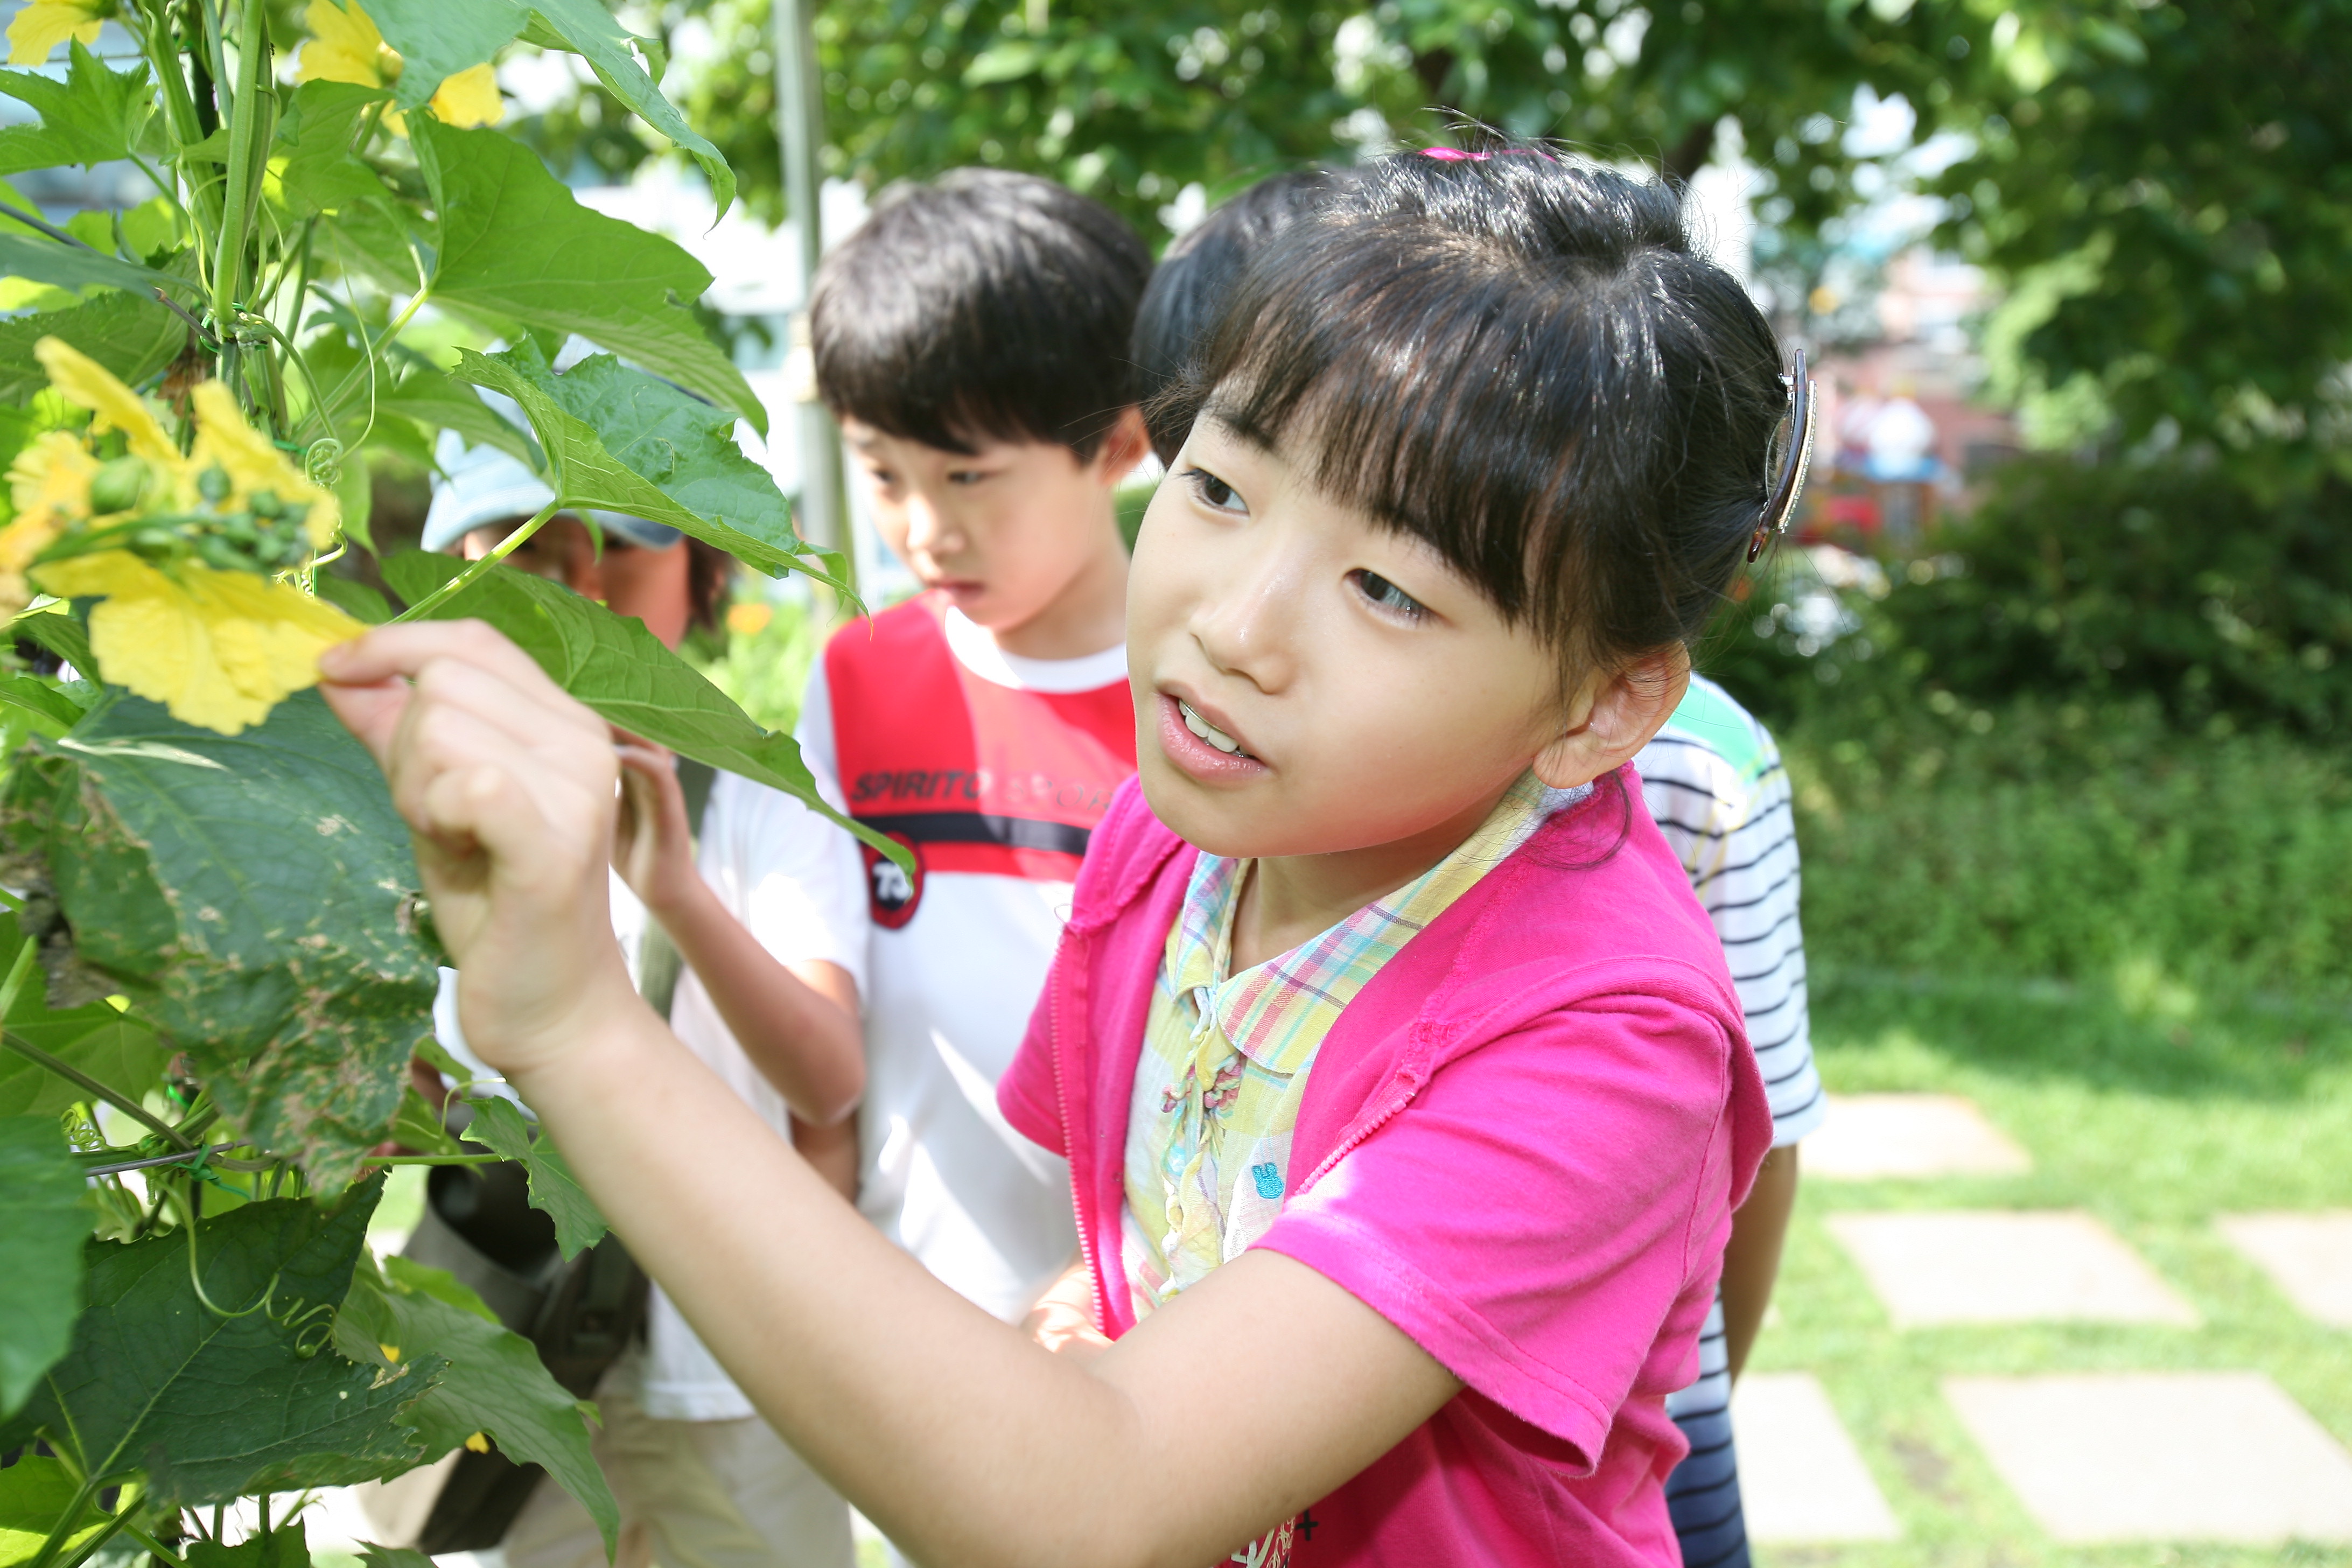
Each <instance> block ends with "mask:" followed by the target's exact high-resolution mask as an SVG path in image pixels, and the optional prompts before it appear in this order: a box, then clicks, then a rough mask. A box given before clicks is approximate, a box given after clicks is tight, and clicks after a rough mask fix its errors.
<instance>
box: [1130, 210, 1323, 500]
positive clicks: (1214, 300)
mask: <svg viewBox="0 0 2352 1568" xmlns="http://www.w3.org/2000/svg"><path fill="white" fill-rule="evenodd" d="M1346 177H1347V176H1346V175H1345V174H1344V173H1341V172H1339V171H1334V170H1328V169H1298V170H1294V171H1292V172H1290V173H1288V174H1270V175H1268V176H1267V177H1266V178H1265V179H1263V180H1260V181H1259V182H1258V183H1257V184H1254V185H1252V186H1250V187H1249V189H1247V190H1245V191H1243V192H1242V193H1241V194H1240V195H1234V196H1231V197H1228V198H1227V199H1226V200H1224V201H1223V202H1221V203H1219V204H1218V205H1217V206H1216V207H1215V208H1214V209H1213V210H1212V211H1211V212H1210V214H1209V216H1206V217H1204V218H1202V220H1201V221H1200V223H1199V224H1197V225H1196V226H1193V227H1192V228H1191V229H1188V230H1186V231H1185V232H1184V233H1183V234H1182V235H1181V236H1179V237H1177V239H1176V242H1175V243H1174V244H1172V245H1171V246H1170V247H1168V249H1167V251H1166V253H1165V254H1163V255H1162V256H1161V257H1160V265H1159V266H1158V267H1157V268H1153V269H1152V273H1151V281H1150V284H1149V285H1147V286H1146V287H1145V289H1144V290H1143V303H1142V304H1140V305H1139V306H1137V307H1136V311H1135V333H1134V336H1133V338H1132V340H1131V348H1130V352H1131V353H1132V354H1133V355H1134V358H1135V368H1136V373H1137V374H1138V376H1139V378H1140V384H1139V395H1140V396H1141V397H1142V399H1143V400H1144V401H1146V402H1149V401H1150V399H1152V398H1155V397H1158V396H1160V395H1163V394H1165V393H1166V392H1167V391H1168V389H1169V387H1170V386H1171V385H1172V384H1174V383H1175V382H1176V380H1177V378H1178V377H1179V376H1181V374H1183V371H1184V366H1185V363H1186V362H1187V361H1189V360H1190V359H1191V358H1192V352H1193V349H1194V347H1195V346H1196V345H1197V344H1198V343H1199V342H1200V340H1201V339H1202V336H1203V335H1205V334H1206V333H1207V331H1209V329H1210V328H1212V327H1213V326H1215V325H1216V324H1217V319H1218V317H1219V316H1220V315H1222V314H1223V310H1224V308H1225V305H1226V302H1227V301H1228V300H1230V299H1231V298H1232V297H1233V291H1234V285H1235V284H1236V283H1238V282H1239V281H1240V280H1241V277H1242V274H1243V272H1244V270H1245V269H1246V268H1248V266H1249V263H1250V258H1252V257H1254V256H1255V255H1256V254H1257V253H1258V252H1259V251H1261V250H1263V249H1265V246H1266V242H1267V241H1269V240H1271V239H1273V238H1274V237H1275V236H1276V235H1278V234H1280V233H1282V232H1283V231H1284V230H1285V229H1286V228H1288V227H1289V226H1291V225H1292V224H1294V223H1296V222H1297V221H1298V220H1299V219H1300V218H1302V217H1304V216H1307V214H1309V213H1311V212H1313V211H1314V210H1315V209H1316V207H1317V206H1318V205H1321V203H1322V202H1323V200H1324V198H1325V197H1327V196H1328V195H1330V193H1331V192H1332V191H1333V190H1334V189H1336V188H1337V187H1338V185H1339V182H1340V181H1341V180H1343V179H1345V178H1346ZM1183 444H1184V438H1183V435H1182V433H1181V431H1180V432H1177V433H1176V438H1175V439H1174V440H1172V441H1170V442H1168V443H1167V444H1166V445H1164V446H1163V445H1161V444H1160V439H1159V437H1158V435H1157V434H1156V433H1155V435H1154V437H1153V441H1152V447H1153V449H1154V450H1155V451H1157V452H1158V453H1159V454H1160V461H1161V462H1163V463H1173V462H1174V461H1175V460H1176V453H1177V450H1178V448H1180V447H1182V446H1183Z"/></svg>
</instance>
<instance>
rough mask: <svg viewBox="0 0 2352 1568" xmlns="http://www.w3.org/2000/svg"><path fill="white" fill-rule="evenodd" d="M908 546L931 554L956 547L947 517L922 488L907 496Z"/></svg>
mask: <svg viewBox="0 0 2352 1568" xmlns="http://www.w3.org/2000/svg"><path fill="white" fill-rule="evenodd" d="M907 548H908V551H910V552H911V551H920V552H922V553H924V554H926V555H931V556H939V555H945V554H948V553H950V552H951V551H952V549H953V548H954V540H953V538H952V531H951V530H950V527H949V525H948V521H947V519H946V518H944V517H942V516H941V515H940V509H939V508H938V507H936V506H934V505H932V504H931V500H930V498H929V496H926V495H924V494H923V493H922V492H921V491H920V490H917V491H915V492H914V493H913V494H912V495H910V496H908V498H907Z"/></svg>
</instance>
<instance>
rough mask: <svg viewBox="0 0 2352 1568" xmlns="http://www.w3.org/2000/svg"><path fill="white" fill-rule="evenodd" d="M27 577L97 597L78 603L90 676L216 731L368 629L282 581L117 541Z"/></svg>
mask: <svg viewBox="0 0 2352 1568" xmlns="http://www.w3.org/2000/svg"><path fill="white" fill-rule="evenodd" d="M33 577H34V580H35V581H36V582H37V583H38V584H40V585H41V586H42V587H43V588H45V589H47V591H48V592H50V593H52V594H56V595H58V596H60V597H66V598H86V597H100V596H102V597H103V598H104V600H105V602H104V603H102V604H100V605H98V606H97V607H96V608H94V609H92V610H91V611H90V613H89V645H90V651H91V652H92V653H94V654H96V655H97V656H98V673H99V674H100V676H102V677H104V678H105V679H108V680H110V681H112V682H114V683H115V684H116V685H118V686H127V687H129V688H130V689H131V690H133V691H135V692H137V693H138V694H139V695H140V696H142V697H144V698H146V699H147V700H149V701H151V702H161V703H163V705H164V706H165V707H167V708H169V709H170V710H172V717H173V718H174V719H177V720H179V721H182V722H183V723H188V724H201V725H203V726H204V727H205V728H206V729H208V730H217V731H220V732H221V733H222V734H224V735H234V734H236V733H237V732H238V731H242V730H243V729H245V727H246V726H247V725H248V724H258V723H260V722H261V721H263V720H264V719H266V718H268V716H269V710H271V709H272V708H275V707H276V706H277V705H278V703H279V702H280V701H282V700H285V699H286V698H287V697H289V696H290V695H291V694H292V693H294V692H297V691H300V690H302V689H305V688H307V687H310V686H312V685H315V684H316V683H317V681H318V679H319V655H320V653H322V652H324V651H325V650H326V649H327V648H329V647H332V646H334V645H335V644H336V643H339V642H343V641H346V640H348V639H350V638H352V637H357V636H359V635H360V634H361V633H362V631H365V630H366V629H367V628H366V627H364V626H361V625H360V624H359V623H358V622H357V621H355V620H352V618H351V617H350V616H346V615H344V614H343V613H342V612H341V610H338V609H336V608H335V607H334V606H333V605H327V604H322V603H320V601H319V600H317V599H313V598H312V597H310V595H308V594H305V593H303V592H302V591H301V590H300V589H299V588H294V587H289V586H288V585H287V584H283V583H273V582H271V581H269V580H268V579H267V578H264V577H256V576H253V575H251V574H248V573H244V572H215V571H213V570H212V569H211V568H209V567H206V566H200V565H198V564H196V563H194V562H189V563H184V564H182V565H180V566H178V567H176V568H175V569H174V571H173V574H170V575H166V574H164V573H163V572H161V571H158V570H157V569H156V568H154V567H152V566H150V565H149V564H148V563H145V562H144V561H142V560H141V559H139V557H137V556H136V555H133V554H131V552H128V551H122V550H108V551H101V552H98V553H96V554H92V555H80V556H76V557H74V558H73V559H71V560H68V561H57V562H52V563H49V564H48V565H46V566H43V567H40V568H38V569H37V571H36V572H35V573H34V574H33Z"/></svg>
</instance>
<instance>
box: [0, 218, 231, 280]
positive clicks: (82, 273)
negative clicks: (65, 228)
mask: <svg viewBox="0 0 2352 1568" xmlns="http://www.w3.org/2000/svg"><path fill="white" fill-rule="evenodd" d="M0 278H24V279H30V280H31V281H33V282H35V283H49V284H54V285H55V286H57V287H58V288H59V289H90V288H100V289H130V290H131V291H132V292H134V293H139V294H144V293H146V292H147V291H148V290H150V289H188V290H190V291H194V289H195V285H194V283H193V282H191V281H190V280H189V279H185V278H177V277H174V276H173V275H172V274H171V273H169V272H159V271H157V270H156V269H155V268H152V267H136V266H133V265H132V264H131V263H130V262H128V261H119V260H117V259H116V258H113V257H111V256H109V255H107V254H106V253H105V252H103V251H98V250H85V249H83V248H82V247H79V246H76V245H60V244H59V243H58V242H57V241H56V240H54V239H45V238H43V237H40V236H38V235H30V234H9V233H7V232H5V231H0Z"/></svg>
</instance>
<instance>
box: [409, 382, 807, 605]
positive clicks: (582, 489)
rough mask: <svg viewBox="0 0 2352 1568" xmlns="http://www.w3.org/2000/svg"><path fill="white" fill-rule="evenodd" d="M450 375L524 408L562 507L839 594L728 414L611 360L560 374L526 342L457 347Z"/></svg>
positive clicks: (773, 483)
mask: <svg viewBox="0 0 2352 1568" xmlns="http://www.w3.org/2000/svg"><path fill="white" fill-rule="evenodd" d="M454 374H456V375H457V378H458V379H459V380H461V381H470V382H472V383H474V384H476V385H477V386H487V387H488V388H489V389H490V390H492V391H493V392H503V393H505V394H506V395H508V396H509V397H511V398H513V399H514V400H515V401H516V402H517V403H519V404H520V405H522V411H523V414H524V416H526V417H527V418H529V419H530V425H531V429H532V430H533V431H534V432H535V433H536V434H537V435H538V437H539V440H540V445H541V447H544V448H545V450H546V452H547V458H548V468H549V470H550V474H549V481H548V482H549V483H550V484H551V486H552V487H553V488H554V489H555V490H556V493H557V494H558V495H560V496H561V497H562V499H563V500H564V502H565V504H566V505H571V506H587V507H602V508H604V509H605V510H611V511H621V512H627V513H629V514H630V515H631V516H633V517H642V518H646V519H648V520H650V521H655V522H666V523H667V524H669V525H670V526H671V527H672V528H677V529H682V530H684V531H686V532H688V533H690V534H693V535H694V536H695V537H696V538H697V539H699V540H701V541H702V542H704V543H706V544H715V545H717V546H718V547H719V549H721V550H724V551H726V552H728V553H729V554H730V555H732V556H734V557H735V558H736V559H737V560H739V561H740V562H742V563H745V564H746V565H748V566H751V567H753V568H755V569H757V570H759V571H761V572H765V573H767V574H770V575H771V576H774V575H777V574H781V573H782V571H783V570H784V569H785V568H787V567H789V568H791V569H792V570H793V571H796V572H800V573H803V574H806V575H808V576H811V577H814V578H816V579H817V580H819V581H820V582H824V583H829V584H833V585H834V586H835V587H836V588H839V587H841V586H842V584H841V582H840V575H841V569H840V564H839V562H838V561H837V560H835V559H833V558H830V557H829V556H828V555H827V553H826V552H824V551H820V550H818V549H817V548H816V547H815V546H814V545H811V544H810V543H808V542H806V541H805V540H803V539H802V538H801V537H800V535H799V534H797V533H795V532H794V531H793V519H792V509H791V507H790V506H789V505H787V504H786V503H785V500H784V498H783V494H782V492H781V491H780V490H778V489H776V481H775V480H774V479H772V478H771V477H770V476H769V473H768V471H767V470H766V469H765V468H761V467H760V465H758V464H757V463H754V462H753V461H751V458H746V457H745V456H744V455H743V453H742V451H741V449H740V447H737V446H736V445H735V437H734V429H735V421H734V419H733V418H732V417H731V416H729V415H728V414H726V413H725V412H724V411H722V410H719V409H716V408H712V407H710V406H709V405H708V404H704V403H698V402H697V401H696V400H695V399H693V398H691V397H688V396H687V395H685V394H684V393H681V392H680V391H678V390H677V388H676V387H674V386H669V385H666V384H663V383H662V382H661V381H660V380H658V379H656V377H653V376H649V375H646V374H641V373H638V372H635V371H631V370H628V369H625V368H624V367H623V366H622V365H621V364H620V363H619V362H618V361H616V360H614V358H613V356H612V355H610V354H595V355H593V356H591V357H590V358H588V359H584V360H583V361H581V362H580V363H578V364H576V365H573V366H572V369H571V370H569V371H568V372H566V373H564V374H562V375H558V374H555V372H554V371H552V370H551V369H550V368H549V367H548V363H547V361H546V359H545V358H544V357H543V356H542V355H541V353H540V352H539V350H538V349H537V347H535V346H534V345H531V344H529V343H525V344H522V345H521V346H520V347H517V348H512V349H509V350H508V351H506V352H505V353H499V354H478V353H474V351H473V350H471V349H460V350H458V351H457V370H456V372H455V373H454ZM812 562H814V564H812Z"/></svg>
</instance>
